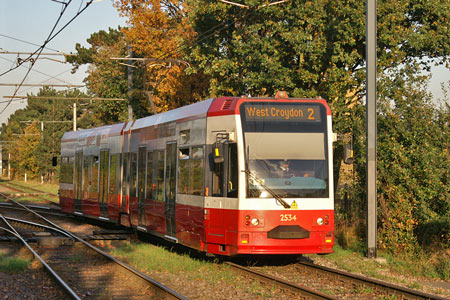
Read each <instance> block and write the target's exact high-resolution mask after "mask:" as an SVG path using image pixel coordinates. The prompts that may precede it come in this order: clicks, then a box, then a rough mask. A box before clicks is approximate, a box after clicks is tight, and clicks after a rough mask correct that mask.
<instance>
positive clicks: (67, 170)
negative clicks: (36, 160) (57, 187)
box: [60, 156, 74, 183]
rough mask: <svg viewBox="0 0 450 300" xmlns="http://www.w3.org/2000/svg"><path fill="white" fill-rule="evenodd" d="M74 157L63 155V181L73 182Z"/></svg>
mask: <svg viewBox="0 0 450 300" xmlns="http://www.w3.org/2000/svg"><path fill="white" fill-rule="evenodd" d="M73 163H74V157H73V156H65V157H61V169H60V170H61V175H60V177H61V182H62V183H73V170H74V165H73Z"/></svg>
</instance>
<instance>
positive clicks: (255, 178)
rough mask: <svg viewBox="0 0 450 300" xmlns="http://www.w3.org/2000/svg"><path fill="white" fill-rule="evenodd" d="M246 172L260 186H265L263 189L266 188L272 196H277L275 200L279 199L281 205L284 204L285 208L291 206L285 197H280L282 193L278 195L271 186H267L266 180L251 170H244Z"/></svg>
mask: <svg viewBox="0 0 450 300" xmlns="http://www.w3.org/2000/svg"><path fill="white" fill-rule="evenodd" d="M244 172H245V173H246V174H247V175H248V176H250V177H252V178H253V179H254V180H255V181H256V182H257V183H258V184H259V185H260V186H262V187H263V189H265V190H266V191H267V192H268V193H269V194H270V195H271V196H272V197H274V198H275V200H277V201H278V202H279V203H280V204H281V205H283V207H284V208H291V206H290V205H289V203H287V202H286V201H284V199H283V198H281V197H280V195H278V194H277V193H276V192H275V191H273V190H272V189H271V188H269V187H268V186H266V185H265V184H264V182H263V181H262V180H261V179H259V178H258V177H256V175H255V174H253V173H252V172H250V171H249V170H244Z"/></svg>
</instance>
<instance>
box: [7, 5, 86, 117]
mask: <svg viewBox="0 0 450 300" xmlns="http://www.w3.org/2000/svg"><path fill="white" fill-rule="evenodd" d="M71 1H72V0H70V1H69V2H67V3H66V4H65V6H64V8H63V9H62V11H61V14H60V16H59V18H58V20H57V22H56V24H55V26H53V29H52V31H51V32H50V34H49V37H48V38H47V40H46V41H45V42H44V44H43V45H42V46H41V47H40V51H39V53H38V54H37V57H36V59H37V58H39V55H40V54H41V53H42V51H43V50H44V47H45V46H46V45H47V44H48V43H49V42H50V41H51V40H52V39H54V38H55V37H56V36H57V35H58V34H59V33H61V32H62V31H63V30H64V29H65V28H66V27H67V26H68V25H69V24H70V23H72V22H73V21H74V20H75V19H76V18H77V17H78V16H79V15H80V14H81V13H83V12H84V11H85V10H86V9H87V8H88V7H89V6H90V4H92V2H93V0H90V1H89V2H87V3H86V5H85V7H84V8H83V9H82V10H80V11H78V13H77V14H76V15H75V16H74V17H73V18H72V19H70V20H69V21H68V22H67V23H66V24H65V25H64V26H63V27H62V28H61V29H60V30H58V31H57V32H56V33H55V34H53V32H54V30H55V29H56V26H57V24H58V23H59V21H60V19H61V17H62V15H63V14H64V12H65V10H66V8H67V7H68V6H69V4H70V3H71ZM52 34H53V35H52ZM38 50H39V49H38ZM36 52H38V51H36ZM35 62H36V60H35V61H34V62H32V64H31V66H30V69H29V70H28V71H27V73H26V74H25V76H24V78H23V80H22V82H21V83H20V85H19V86H18V87H17V88H16V90H15V91H14V94H13V98H14V97H15V96H16V94H17V92H18V91H19V89H20V87H21V86H22V84H23V82H24V81H25V79H26V78H27V76H28V74H29V73H30V71H31V69H32V68H33V66H34V63H35ZM0 76H1V75H0ZM13 98H12V99H13ZM12 99H11V100H12ZM11 100H10V101H9V102H8V104H6V106H5V107H4V108H3V109H2V111H1V112H0V114H1V113H3V112H4V111H5V110H6V108H7V107H8V106H9V105H10V103H11Z"/></svg>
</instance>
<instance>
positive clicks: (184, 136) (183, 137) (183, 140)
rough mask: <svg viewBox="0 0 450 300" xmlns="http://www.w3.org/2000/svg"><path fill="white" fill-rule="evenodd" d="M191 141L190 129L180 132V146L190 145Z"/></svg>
mask: <svg viewBox="0 0 450 300" xmlns="http://www.w3.org/2000/svg"><path fill="white" fill-rule="evenodd" d="M190 140H191V132H190V129H186V130H180V145H185V144H189V142H190Z"/></svg>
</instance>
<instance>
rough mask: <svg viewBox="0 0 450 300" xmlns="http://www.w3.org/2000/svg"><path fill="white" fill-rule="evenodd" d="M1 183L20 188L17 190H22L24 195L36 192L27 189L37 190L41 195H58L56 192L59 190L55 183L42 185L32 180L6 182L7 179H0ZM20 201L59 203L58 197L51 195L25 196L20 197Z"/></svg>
mask: <svg viewBox="0 0 450 300" xmlns="http://www.w3.org/2000/svg"><path fill="white" fill-rule="evenodd" d="M0 180H1V181H2V183H4V184H6V185H8V183H11V185H10V186H11V187H12V188H18V187H17V185H18V186H20V188H19V189H23V190H24V192H26V193H35V192H36V191H33V190H30V189H27V187H31V188H33V189H36V190H39V191H41V192H43V193H50V194H55V195H57V194H58V190H59V184H57V183H43V184H41V182H40V181H39V182H38V181H33V180H28V181H27V182H24V181H23V180H7V179H0ZM20 200H21V201H27V202H39V201H42V200H49V201H53V202H59V197H58V196H51V195H41V196H26V197H21V198H20Z"/></svg>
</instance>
